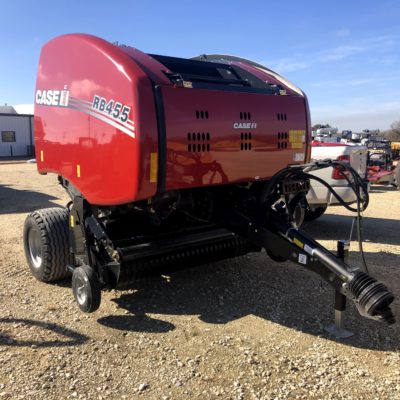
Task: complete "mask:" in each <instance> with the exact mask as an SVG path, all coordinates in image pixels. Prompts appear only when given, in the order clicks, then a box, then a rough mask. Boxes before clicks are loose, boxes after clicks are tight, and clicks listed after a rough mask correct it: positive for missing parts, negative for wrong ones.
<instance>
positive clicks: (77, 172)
mask: <svg viewBox="0 0 400 400" xmlns="http://www.w3.org/2000/svg"><path fill="white" fill-rule="evenodd" d="M76 176H77V177H78V178H80V177H81V166H80V165H79V164H78V165H77V166H76Z"/></svg>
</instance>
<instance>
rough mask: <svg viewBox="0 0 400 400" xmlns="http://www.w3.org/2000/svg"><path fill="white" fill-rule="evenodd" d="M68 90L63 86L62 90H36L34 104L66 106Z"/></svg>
mask: <svg viewBox="0 0 400 400" xmlns="http://www.w3.org/2000/svg"><path fill="white" fill-rule="evenodd" d="M68 99H69V90H68V87H67V86H64V90H37V91H36V104H40V105H42V106H58V107H68Z"/></svg>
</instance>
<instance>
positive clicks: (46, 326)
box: [0, 318, 89, 348]
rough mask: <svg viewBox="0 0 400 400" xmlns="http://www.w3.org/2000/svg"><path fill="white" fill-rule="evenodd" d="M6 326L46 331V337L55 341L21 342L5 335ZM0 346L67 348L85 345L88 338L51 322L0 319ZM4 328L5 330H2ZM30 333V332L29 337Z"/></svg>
mask: <svg viewBox="0 0 400 400" xmlns="http://www.w3.org/2000/svg"><path fill="white" fill-rule="evenodd" d="M7 324H18V325H19V326H20V327H21V329H23V328H25V329H29V330H30V329H31V328H32V327H36V328H39V329H41V330H43V331H46V335H49V336H56V338H55V339H50V338H49V339H48V340H21V339H19V338H15V337H10V336H8V335H7V333H6V332H7ZM1 327H3V329H0V346H14V347H31V346H36V347H38V348H42V347H69V346H78V345H81V344H83V343H85V342H86V341H87V340H88V339H89V338H88V337H87V336H85V335H82V334H80V333H78V332H76V331H73V330H72V329H68V328H65V327H63V326H61V325H58V324H54V323H51V322H43V321H36V320H33V319H24V318H0V328H1ZM4 328H5V329H4ZM31 332H32V331H31V330H30V333H29V334H30V335H31V334H32V333H31Z"/></svg>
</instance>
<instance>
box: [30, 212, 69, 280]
mask: <svg viewBox="0 0 400 400" xmlns="http://www.w3.org/2000/svg"><path fill="white" fill-rule="evenodd" d="M68 219H69V211H68V209H67V208H60V207H53V208H43V209H41V210H36V211H34V212H32V213H31V214H29V215H28V216H27V217H26V220H25V224H24V234H23V239H24V250H25V257H26V260H27V261H28V264H29V268H30V270H31V272H32V275H33V276H34V277H35V278H36V279H38V280H39V281H42V282H54V281H57V280H60V279H64V278H66V277H67V276H68V275H69V272H68V270H67V264H68V252H69V251H68ZM34 244H35V245H34ZM34 249H35V250H34ZM35 256H36V257H35Z"/></svg>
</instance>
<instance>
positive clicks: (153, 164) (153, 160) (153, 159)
mask: <svg viewBox="0 0 400 400" xmlns="http://www.w3.org/2000/svg"><path fill="white" fill-rule="evenodd" d="M157 172H158V153H150V182H151V183H154V182H157Z"/></svg>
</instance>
